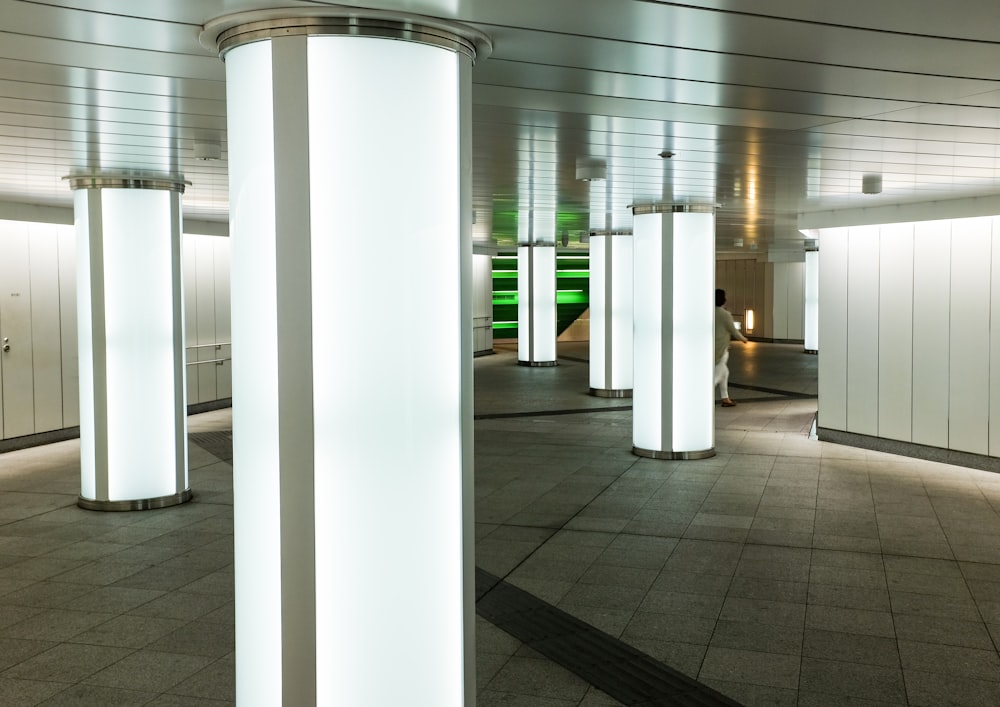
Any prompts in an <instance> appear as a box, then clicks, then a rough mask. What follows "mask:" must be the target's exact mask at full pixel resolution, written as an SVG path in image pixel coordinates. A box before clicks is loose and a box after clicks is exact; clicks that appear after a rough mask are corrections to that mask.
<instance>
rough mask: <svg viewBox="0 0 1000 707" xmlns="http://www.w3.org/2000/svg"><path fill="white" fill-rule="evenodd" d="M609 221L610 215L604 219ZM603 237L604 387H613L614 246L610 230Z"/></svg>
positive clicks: (616, 382)
mask: <svg viewBox="0 0 1000 707" xmlns="http://www.w3.org/2000/svg"><path fill="white" fill-rule="evenodd" d="M606 220H608V221H610V220H611V219H610V216H608V218H607V219H606ZM607 233H608V235H607V236H605V238H604V321H603V322H602V324H603V325H604V387H605V388H608V389H613V388H616V387H618V381H616V380H613V378H612V377H613V375H614V373H613V372H614V361H613V360H612V358H613V357H614V355H615V330H614V320H615V313H614V307H613V305H614V303H615V300H614V283H615V263H614V247H613V245H612V244H613V242H614V240H613V237H612V235H611V230H610V229H609V230H608V232H607Z"/></svg>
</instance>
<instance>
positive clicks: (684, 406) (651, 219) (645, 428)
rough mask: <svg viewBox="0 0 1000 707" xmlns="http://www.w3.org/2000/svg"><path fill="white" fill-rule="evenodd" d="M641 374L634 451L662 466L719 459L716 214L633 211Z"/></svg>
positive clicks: (664, 207) (688, 209) (671, 208)
mask: <svg viewBox="0 0 1000 707" xmlns="http://www.w3.org/2000/svg"><path fill="white" fill-rule="evenodd" d="M633 213H634V216H635V219H634V222H633V231H634V236H633V242H634V245H635V251H634V258H635V303H634V309H635V314H634V316H635V341H634V347H635V359H634V360H635V370H634V372H633V375H634V387H633V403H632V441H633V449H632V451H633V452H635V453H636V454H638V455H639V456H644V457H653V458H657V459H699V458H702V457H709V456H713V455H714V454H715V450H714V445H715V430H714V419H713V407H712V404H713V390H712V372H713V369H714V365H715V361H714V360H713V359H714V351H715V343H714V342H715V214H714V207H712V206H707V205H706V206H702V205H690V204H684V205H680V204H652V205H645V206H635V207H633Z"/></svg>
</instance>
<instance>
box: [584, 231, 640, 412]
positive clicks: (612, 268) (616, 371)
mask: <svg viewBox="0 0 1000 707" xmlns="http://www.w3.org/2000/svg"><path fill="white" fill-rule="evenodd" d="M632 290H633V286H632V232H631V231H604V232H594V233H591V235H590V392H591V394H592V395H596V396H599V397H604V398H629V397H632V363H633V362H632Z"/></svg>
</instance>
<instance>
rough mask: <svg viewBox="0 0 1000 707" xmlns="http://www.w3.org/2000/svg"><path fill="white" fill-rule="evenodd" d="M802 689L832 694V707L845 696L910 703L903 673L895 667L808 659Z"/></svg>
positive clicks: (801, 683) (802, 677) (803, 661)
mask: <svg viewBox="0 0 1000 707" xmlns="http://www.w3.org/2000/svg"><path fill="white" fill-rule="evenodd" d="M799 689H800V690H803V691H807V692H814V693H820V694H825V695H828V696H829V699H830V703H829V704H840V703H841V700H842V698H845V697H854V698H860V699H865V700H874V701H881V702H890V703H896V704H905V703H906V690H905V688H904V685H903V673H902V671H901V670H900V669H899V668H895V667H885V666H879V665H862V664H861V663H850V662H842V661H830V660H823V659H820V658H808V657H804V658H803V659H802V673H801V678H800V680H799Z"/></svg>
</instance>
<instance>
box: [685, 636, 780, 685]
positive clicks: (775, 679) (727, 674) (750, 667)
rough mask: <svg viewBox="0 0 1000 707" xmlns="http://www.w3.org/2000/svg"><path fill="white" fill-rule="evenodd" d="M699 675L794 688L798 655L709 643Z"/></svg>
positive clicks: (701, 676) (711, 678) (702, 678)
mask: <svg viewBox="0 0 1000 707" xmlns="http://www.w3.org/2000/svg"><path fill="white" fill-rule="evenodd" d="M698 677H699V679H701V680H724V681H726V682H737V683H748V684H751V685H765V686H768V687H779V688H790V689H795V688H797V687H798V683H799V657H798V656H797V655H794V656H793V655H783V654H775V653H763V652H759V651H747V650H735V649H732V648H718V647H714V646H709V648H708V651H707V652H706V653H705V660H704V662H703V663H702V666H701V672H700V673H699V674H698Z"/></svg>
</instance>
